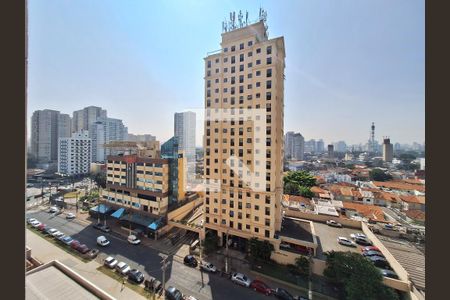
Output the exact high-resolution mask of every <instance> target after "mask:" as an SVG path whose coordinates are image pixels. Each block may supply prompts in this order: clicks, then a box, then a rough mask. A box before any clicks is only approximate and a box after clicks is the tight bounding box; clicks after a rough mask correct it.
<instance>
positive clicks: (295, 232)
mask: <svg viewBox="0 0 450 300" xmlns="http://www.w3.org/2000/svg"><path fill="white" fill-rule="evenodd" d="M280 235H282V236H285V237H288V238H293V239H297V240H303V241H307V242H311V243H313V242H314V239H313V235H312V229H311V223H310V221H306V220H301V219H296V218H290V217H284V218H283V221H282V223H281V231H280Z"/></svg>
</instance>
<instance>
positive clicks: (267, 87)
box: [266, 80, 272, 89]
mask: <svg viewBox="0 0 450 300" xmlns="http://www.w3.org/2000/svg"><path fill="white" fill-rule="evenodd" d="M271 88H272V80H267V81H266V89H271Z"/></svg>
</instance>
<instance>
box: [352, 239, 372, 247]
mask: <svg viewBox="0 0 450 300" xmlns="http://www.w3.org/2000/svg"><path fill="white" fill-rule="evenodd" d="M355 243H357V244H358V245H362V246H372V242H371V241H369V239H368V238H364V237H356V238H355Z"/></svg>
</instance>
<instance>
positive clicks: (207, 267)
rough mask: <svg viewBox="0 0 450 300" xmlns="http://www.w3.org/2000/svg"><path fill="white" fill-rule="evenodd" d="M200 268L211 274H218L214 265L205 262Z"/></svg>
mask: <svg viewBox="0 0 450 300" xmlns="http://www.w3.org/2000/svg"><path fill="white" fill-rule="evenodd" d="M200 268H201V269H202V270H204V271H207V272H211V273H216V272H217V268H216V266H214V265H213V264H212V263H209V262H206V261H204V262H202V263H201V264H200Z"/></svg>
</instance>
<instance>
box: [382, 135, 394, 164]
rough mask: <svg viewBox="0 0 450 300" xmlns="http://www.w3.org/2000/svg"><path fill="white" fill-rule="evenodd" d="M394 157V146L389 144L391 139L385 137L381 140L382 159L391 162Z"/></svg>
mask: <svg viewBox="0 0 450 300" xmlns="http://www.w3.org/2000/svg"><path fill="white" fill-rule="evenodd" d="M393 158H394V146H393V145H392V144H391V140H390V139H388V138H385V139H384V140H383V160H384V161H385V162H392V159H393Z"/></svg>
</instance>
